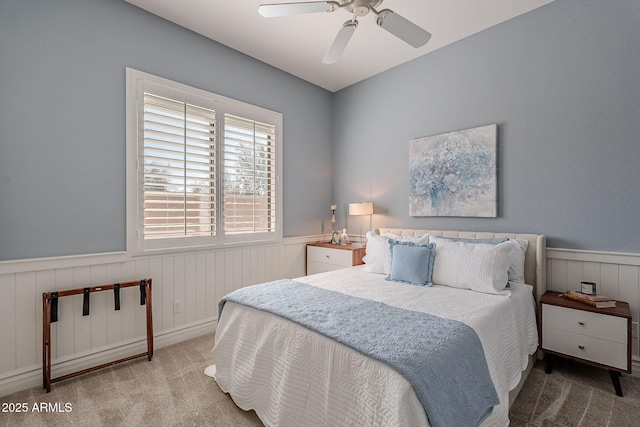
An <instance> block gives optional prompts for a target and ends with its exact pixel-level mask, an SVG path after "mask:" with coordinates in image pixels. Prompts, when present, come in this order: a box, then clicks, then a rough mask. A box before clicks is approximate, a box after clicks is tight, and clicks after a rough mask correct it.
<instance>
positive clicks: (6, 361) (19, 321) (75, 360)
mask: <svg viewBox="0 0 640 427" xmlns="http://www.w3.org/2000/svg"><path fill="white" fill-rule="evenodd" d="M320 238H321V236H305V237H299V238H287V239H284V241H283V242H282V243H277V244H267V245H258V246H255V247H242V248H239V247H238V248H225V249H216V250H211V251H197V252H188V253H179V254H171V255H158V256H149V257H136V258H133V259H132V258H128V257H127V256H126V254H124V253H111V254H96V255H82V256H69V257H60V258H48V259H37V260H20V261H6V262H0V325H2V328H0V343H1V345H0V396H4V395H7V394H10V393H13V392H15V391H19V390H23V389H25V388H29V387H34V386H38V385H41V384H42V356H41V355H42V313H41V311H42V310H41V307H42V293H43V292H49V291H55V290H63V289H72V288H78V287H85V286H96V285H100V284H106V283H114V282H124V281H128V280H137V279H142V278H145V277H151V278H152V279H153V327H154V336H155V340H154V342H155V348H156V349H157V348H160V347H163V346H165V345H170V344H174V343H177V342H180V341H182V340H185V339H189V338H191V337H195V336H198V335H202V334H204V333H207V332H210V331H213V330H214V329H215V325H216V319H217V303H218V301H219V299H220V298H221V297H222V296H223V295H225V294H226V293H228V292H230V291H232V290H234V289H238V288H240V287H243V286H247V285H250V284H254V283H260V282H264V281H269V280H275V279H280V278H293V277H299V276H303V275H304V274H305V257H306V251H305V245H306V243H307V242H314V241H318V240H319V239H320ZM582 280H589V281H593V282H596V283H597V284H598V286H599V291H600V292H601V293H605V294H608V295H611V296H612V297H614V298H617V299H621V300H625V301H628V302H629V304H630V305H631V310H632V313H633V320H634V322H638V321H639V320H640V255H635V254H616V253H608V252H589V251H575V250H566V249H552V248H548V249H547V286H548V288H549V289H552V290H556V291H565V290H568V289H573V288H575V287H576V286H577V284H579V283H580V281H582ZM177 300H179V301H181V302H182V304H181V306H182V310H181V312H180V313H175V314H174V312H173V311H174V310H173V309H174V301H177ZM59 304H60V306H59V321H58V322H56V323H54V324H52V359H53V377H58V376H60V375H64V374H67V373H69V372H74V371H77V370H80V369H84V368H87V367H90V366H94V365H97V364H101V363H107V362H109V361H111V360H115V359H118V358H121V357H124V356H127V355H131V354H136V353H140V352H143V351H145V309H144V307H143V306H140V305H139V295H138V290H137V289H135V288H127V289H123V290H121V310H120V311H115V310H113V304H114V303H113V296H112V294H111V293H110V292H103V293H96V294H92V296H91V313H90V316H88V317H83V316H82V296H77V297H66V298H62V299H61V300H60V302H59ZM633 354H634V366H633V369H634V374H635V375H637V374H638V373H640V357H638V356H639V354H640V348H639V344H638V340H637V339H634V342H633Z"/></svg>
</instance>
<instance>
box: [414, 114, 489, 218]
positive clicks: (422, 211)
mask: <svg viewBox="0 0 640 427" xmlns="http://www.w3.org/2000/svg"><path fill="white" fill-rule="evenodd" d="M497 130H498V126H497V124H491V125H486V126H480V127H476V128H472V129H465V130H459V131H455V132H448V133H443V134H440V135H435V136H427V137H423V138H418V139H414V140H411V141H409V215H411V216H421V217H422V216H450V217H489V218H491V217H493V218H495V217H497V213H498V200H497V153H496V150H497Z"/></svg>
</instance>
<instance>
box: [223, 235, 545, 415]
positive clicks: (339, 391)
mask: <svg viewBox="0 0 640 427" xmlns="http://www.w3.org/2000/svg"><path fill="white" fill-rule="evenodd" d="M368 239H369V241H368V247H367V257H368V260H367V259H366V260H367V263H366V264H365V265H361V266H357V267H352V268H347V269H343V270H337V271H332V272H327V273H320V274H316V275H312V276H306V277H300V278H297V279H295V281H294V283H289V282H287V283H279V285H281V286H284V287H283V289H282V292H284V293H283V295H289V289H290V288H289V287H290V286H294V285H295V286H298V287H304V289H305V290H309V291H311V292H314V293H312V294H308V295H307V296H302V297H301V298H302V299H301V300H300V301H301V302H305V301H306V303H307V304H311V305H310V306H309V307H311V309H308V308H305V309H301V310H298V311H301V312H302V316H303V317H306V315H307V313H310V312H315V311H316V310H315V307H316V306H319V305H320V304H319V303H318V304H316V301H319V300H320V299H322V300H324V297H322V298H320V297H315V296H314V295H316V294H315V292H319V294H318V295H325V294H323V293H322V292H325V293H326V294H327V295H330V296H331V297H332V298H333V297H334V296H335V297H336V298H338V300H339V301H342V299H345V300H348V301H351V300H352V299H356V300H358V302H360V301H362V303H363V304H382V305H365V306H363V307H364V310H366V311H363V313H370V314H367V315H363V316H360V317H366V318H367V319H366V322H369V323H366V324H367V325H368V326H367V327H366V329H369V328H370V329H371V334H373V335H375V336H378V337H382V336H384V335H385V334H384V333H381V332H380V331H381V330H384V329H386V328H387V327H391V326H390V325H392V324H394V325H395V323H398V322H393V321H388V320H380V319H378V318H377V316H378V314H379V313H382V312H384V311H385V310H386V309H389V310H398V311H394V312H392V313H397V312H401V313H403V314H404V313H408V314H409V315H411V316H413V315H415V316H433V317H435V318H437V319H444V321H445V322H451V324H454V325H458V324H460V325H462V327H463V328H467V329H470V330H473V332H472V334H473V333H475V334H474V335H477V338H478V340H479V343H480V353H482V354H481V356H480V357H481V358H483V360H484V361H485V362H478V364H477V366H475V365H474V363H476V362H473V363H471V362H469V363H466V362H465V363H460V360H462V359H466V358H470V357H471V356H469V355H471V354H472V353H473V351H472V349H471V344H469V348H468V349H463V350H462V351H458V353H460V355H459V356H456V357H457V358H458V359H456V357H451V356H448V358H450V359H451V360H452V361H453V360H456V361H455V362H454V366H449V367H447V368H446V369H438V372H440V373H444V375H443V376H442V378H438V379H437V381H443V380H444V381H449V378H451V387H449V386H448V384H449V383H446V384H447V386H444V387H443V386H441V385H440V386H439V388H438V389H437V390H442V393H440V392H437V393H436V392H434V389H433V388H432V389H427V391H426V392H425V390H422V389H421V388H420V387H421V386H418V385H416V382H415V381H416V380H415V378H411V376H405V375H402V374H400V372H404V371H403V370H402V369H401V368H398V367H397V366H396V365H393V364H390V362H385V361H382V360H381V359H380V358H379V357H378V356H377V353H372V354H368V353H367V352H366V351H364V350H361V349H359V350H355V349H354V346H353V345H351V344H350V343H345V341H342V336H341V337H340V338H330V335H325V334H324V333H323V332H322V331H320V332H316V331H315V330H313V325H314V324H311V326H309V325H304V323H302V324H299V323H298V322H297V321H293V320H291V319H290V318H286V317H288V316H287V313H283V314H274V313H277V311H270V309H269V308H264V307H262V306H260V305H259V304H258V305H256V306H254V307H252V306H250V305H248V303H245V302H244V301H243V300H234V299H233V298H230V299H229V300H226V298H225V300H224V301H222V302H221V306H220V311H221V313H220V317H219V322H218V326H217V329H216V335H215V345H214V348H213V350H212V353H213V359H214V362H215V368H214V377H215V379H216V382H217V383H218V385H219V387H220V388H221V389H222V390H223V391H224V392H225V393H229V394H230V395H231V397H232V398H233V400H234V402H235V403H236V405H237V406H238V407H240V408H242V409H244V410H250V409H253V410H255V411H256V414H257V415H258V417H259V418H260V419H261V420H262V422H263V423H264V424H265V425H269V426H271V425H273V426H276V425H277V426H289V425H291V426H299V425H398V426H400V425H402V426H405V425H411V426H429V425H434V426H436V425H448V424H449V425H450V424H451V423H450V422H447V420H448V419H449V420H451V419H453V418H447V417H449V416H453V415H447V414H452V413H453V412H455V413H457V412H460V410H459V409H460V408H458V409H456V408H455V405H453V406H454V407H453V408H452V409H453V412H449V413H447V412H443V413H441V414H435V412H429V414H430V415H427V412H428V411H429V410H431V409H429V410H427V408H428V407H429V406H428V403H429V401H430V400H432V399H440V400H439V401H437V402H436V403H433V404H432V405H431V408H439V407H440V406H441V405H442V402H443V401H444V402H446V401H447V400H451V401H455V399H456V398H457V397H456V396H457V395H458V394H462V393H460V392H459V391H456V392H455V394H456V396H448V395H447V394H446V392H447V391H448V389H449V388H451V389H452V390H455V387H456V384H457V387H461V388H462V389H464V388H467V385H465V384H459V383H460V381H461V380H460V378H458V377H456V372H458V371H460V372H463V371H462V369H463V368H462V365H464V364H468V365H470V367H467V368H465V369H473V372H472V373H473V375H475V371H476V370H477V371H478V372H482V371H484V370H486V371H487V372H488V375H489V376H490V381H491V382H492V383H493V386H494V389H495V395H496V396H497V399H498V400H496V402H495V403H496V404H495V405H494V406H491V407H490V408H489V411H488V412H487V413H485V414H484V415H483V416H482V417H481V418H473V417H472V418H470V420H471V421H469V419H465V421H464V423H465V424H468V425H476V422H479V423H481V424H482V425H483V426H503V425H507V424H508V411H509V405H510V403H511V402H512V401H513V399H514V398H515V396H516V395H517V393H518V391H519V389H520V387H521V386H522V383H523V382H524V380H525V379H526V376H527V375H528V373H529V372H530V369H531V367H532V366H533V362H534V360H535V353H536V350H537V346H538V335H537V327H536V314H535V301H534V299H538V298H539V297H540V296H541V295H542V294H544V291H545V258H546V256H545V236H543V235H536V234H517V233H484V232H483V233H476V232H457V231H441V230H406V229H391V228H389V229H380V230H377V232H376V233H375V234H373V233H371V232H370V233H368ZM385 239H386V240H385ZM467 239H473V240H467ZM477 239H482V240H477ZM390 240H392V241H393V242H395V245H396V246H393V244H392V245H391V247H390V256H391V260H387V259H382V260H381V259H380V258H379V256H378V255H379V254H380V253H384V254H385V256H386V252H380V251H381V250H382V249H381V248H384V245H389V241H390ZM504 240H507V243H505V242H504ZM516 242H518V244H519V245H520V246H519V247H520V248H521V250H522V254H521V258H522V259H521V260H518V259H516V264H517V263H518V262H521V263H522V265H521V267H520V268H521V271H519V272H518V274H519V275H520V276H521V277H520V280H511V279H512V276H511V269H510V268H509V272H508V273H509V277H508V278H509V282H508V285H507V283H506V280H505V282H503V283H505V285H506V286H501V287H499V288H496V291H495V292H494V291H492V290H489V291H486V292H485V291H484V290H482V289H480V291H479V290H478V289H479V288H478V289H475V290H470V289H465V288H464V286H460V287H458V282H455V283H453V284H447V286H443V285H440V284H439V283H438V282H443V283H444V282H446V281H447V280H449V279H448V277H450V276H451V275H452V273H451V269H452V268H458V269H459V271H461V272H462V273H460V276H464V274H465V273H464V272H466V271H467V270H471V271H474V268H476V267H477V266H476V267H474V264H473V262H474V261H473V259H474V258H473V257H477V256H479V255H477V253H481V254H485V255H483V256H485V258H486V256H488V255H486V254H498V255H495V256H494V255H491V256H490V260H491V262H492V263H493V264H491V265H492V267H491V269H492V271H490V272H489V273H487V274H489V275H491V274H494V272H493V270H500V273H499V274H498V273H495V274H494V276H495V277H493V281H494V282H495V283H497V281H499V280H502V279H501V277H502V276H501V275H500V274H502V272H501V271H502V268H503V267H504V265H505V264H504V260H503V258H504V254H505V253H507V254H511V255H509V257H510V259H509V260H508V261H506V262H507V264H506V265H507V266H508V267H511V266H512V265H513V262H514V259H513V254H514V253H515V252H517V251H514V250H513V248H512V247H511V246H513V247H515V246H516ZM376 245H378V246H376ZM509 245H511V246H510V248H511V249H509V250H507V249H505V247H506V246H509ZM394 248H395V249H394ZM417 248H420V249H417ZM425 248H431V252H432V255H433V256H434V258H433V259H432V264H431V271H430V272H429V274H430V275H429V279H430V280H431V279H433V280H432V281H430V282H429V284H430V285H429V286H419V285H416V284H415V283H407V281H406V280H404V281H398V280H389V277H390V276H392V275H393V274H394V273H393V271H395V272H396V273H395V274H396V277H393V278H394V279H398V278H400V279H406V277H399V276H397V274H400V275H401V276H402V275H403V274H405V273H406V271H408V270H411V268H407V267H406V265H405V264H399V263H400V261H399V260H400V259H401V258H400V256H401V254H405V252H403V251H405V250H406V251H408V252H406V253H407V254H413V253H418V252H417V251H418V250H419V251H422V252H420V254H421V256H423V255H424V253H425V252H424V251H427V253H428V249H425ZM494 248H495V249H494ZM447 250H449V251H450V252H446V251H447ZM456 251H458V252H456ZM459 251H463V252H464V251H467V252H464V253H466V255H465V257H466V258H464V257H463V258H464V262H463V263H462V264H464V265H462V266H461V265H458V266H457V267H456V265H455V264H452V262H451V260H452V259H454V258H455V257H459V256H460V254H461V253H463V252H459ZM469 251H470V252H469ZM478 251H480V252H478ZM470 253H471V254H472V255H469V254H470ZM500 254H502V255H500ZM439 255H440V257H439ZM394 256H395V258H394ZM402 256H404V255H402ZM407 256H410V255H407ZM452 256H454V258H452ZM491 257H493V258H491ZM403 259H404V258H403ZM421 259H424V258H421ZM455 259H457V258H455ZM487 259H489V258H487ZM385 262H386V263H387V264H386V265H383V264H384V263H385ZM381 265H382V267H381ZM398 266H399V267H398ZM496 266H497V267H496ZM485 267H486V266H485ZM380 268H382V269H383V270H384V269H385V268H386V269H387V270H389V269H391V270H392V271H391V272H383V271H376V269H380ZM485 270H486V268H485ZM398 271H399V273H398ZM485 273H486V271H485V272H484V273H482V274H485ZM445 274H448V275H449V276H446V275H445ZM482 274H481V275H482ZM453 275H456V274H455V273H453ZM504 277H505V278H506V277H507V272H505V273H504ZM514 277H515V276H514ZM411 280H414V279H411V278H410V280H409V281H411ZM455 280H458V281H461V280H462V281H463V279H460V278H459V277H456V278H455ZM472 280H473V279H472ZM483 283H485V282H483ZM265 286H271V288H269V289H270V290H271V289H274V288H273V286H274V285H273V284H265V285H259V286H258V287H262V288H261V289H263V290H265V289H267V288H266V287H265ZM472 286H475V285H472ZM481 286H484V284H482V285H481ZM264 295H266V294H263V296H260V297H256V299H257V300H262V299H263V298H264ZM278 298H280V297H278ZM364 300H366V301H364ZM309 301H310V302H309ZM245 304H247V305H245ZM340 304H341V303H336V305H340ZM223 307H224V308H223ZM371 307H373V309H372V308H371ZM389 307H391V308H389ZM294 311H295V310H294ZM318 311H319V312H320V314H319V315H320V316H321V315H322V312H321V310H318ZM389 316H394V314H390V315H389ZM389 318H390V317H386V318H384V319H389ZM419 319H423V318H422V317H419ZM425 319H427V320H430V319H431V317H426V318H425ZM310 321H311V322H313V320H310ZM363 321H365V320H363ZM420 321H422V320H420ZM341 322H342V324H347V323H351V322H350V321H346V322H345V321H344V320H342V321H341ZM371 322H373V323H371ZM320 323H322V322H320ZM353 323H354V324H356V323H357V322H356V321H354V322H353ZM421 324H422V323H421ZM303 325H304V326H303ZM396 326H397V325H395V326H393V327H396ZM400 327H406V325H400ZM338 329H344V330H343V331H340V333H341V334H344V335H347V336H352V335H354V334H353V333H350V332H346V331H347V329H346V325H345V327H344V328H338ZM410 329H412V330H421V329H430V328H414V327H411V328H410ZM394 331H395V330H394ZM360 334H361V332H358V334H355V335H360ZM389 334H390V335H394V337H395V336H397V335H403V334H404V333H401V332H389ZM386 339H388V337H385V338H383V339H381V340H380V341H381V342H383V341H384V340H386ZM393 339H396V338H393ZM409 341H415V340H414V339H413V338H411V339H410V340H409ZM465 342H470V341H469V340H468V339H467V338H465ZM394 345H395V341H394ZM380 346H382V347H384V346H385V345H382V344H381V345H380ZM387 347H388V346H387ZM355 348H359V347H357V346H356V347H355ZM467 353H468V354H467ZM460 358H462V359H460ZM430 363H432V362H430ZM433 363H434V364H433V366H436V363H441V362H433ZM452 363H453V362H452ZM481 365H482V366H481ZM485 365H486V366H485ZM392 366H393V367H392ZM437 366H441V365H439V364H438V365H437ZM432 370H435V369H432ZM410 372H413V371H410ZM464 372H465V373H464V374H463V376H464V377H466V376H469V372H466V371H464ZM407 378H409V380H408V379H407ZM434 381H436V380H434ZM427 382H428V381H427ZM474 382H478V381H475V380H474ZM434 384H440V383H437V382H434ZM468 388H469V390H472V389H471V386H468ZM472 394H473V395H475V394H474V393H472ZM425 396H426V397H425ZM425 400H426V402H427V404H425ZM465 402H466V401H465ZM480 405H481V403H480ZM470 406H471V405H470ZM449 410H450V411H451V409H449ZM443 420H444V421H443ZM474 420H476V421H474ZM457 423H458V421H456V424H457Z"/></svg>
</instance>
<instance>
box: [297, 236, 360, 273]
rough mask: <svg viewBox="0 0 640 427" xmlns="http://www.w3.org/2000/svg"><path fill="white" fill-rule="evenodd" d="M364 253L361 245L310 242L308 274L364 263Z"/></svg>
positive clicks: (308, 245)
mask: <svg viewBox="0 0 640 427" xmlns="http://www.w3.org/2000/svg"><path fill="white" fill-rule="evenodd" d="M364 254H365V248H364V247H361V246H353V245H332V244H331V243H324V242H323V243H308V244H307V275H310V274H315V273H323V272H325V271H332V270H337V269H339V268H346V267H352V266H354V265H360V264H363V263H364V262H363V261H362V257H363V256H364Z"/></svg>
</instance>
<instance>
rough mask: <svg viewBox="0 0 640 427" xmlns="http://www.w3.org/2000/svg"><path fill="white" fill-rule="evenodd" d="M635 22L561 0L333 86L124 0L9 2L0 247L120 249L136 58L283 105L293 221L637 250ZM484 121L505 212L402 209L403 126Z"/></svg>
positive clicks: (1, 58)
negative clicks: (129, 70) (494, 150)
mask: <svg viewBox="0 0 640 427" xmlns="http://www.w3.org/2000/svg"><path fill="white" fill-rule="evenodd" d="M639 27H640V2H638V1H637V0H617V1H615V2H602V1H598V0H556V1H555V2H553V3H551V4H549V5H546V6H543V7H541V8H539V9H536V10H534V11H532V12H530V13H527V14H525V15H523V16H520V17H517V18H515V19H512V20H510V21H508V22H506V23H503V24H501V25H498V26H496V27H494V28H490V29H488V30H485V31H483V32H481V33H479V34H477V35H474V36H472V37H469V38H467V39H464V40H461V41H460V42H457V43H455V44H453V45H450V46H447V47H445V48H442V49H440V50H438V51H436V52H433V53H432V54H429V55H426V56H424V57H422V58H418V59H416V60H414V61H411V62H409V63H406V64H403V65H401V66H398V67H396V68H394V69H392V70H389V71H387V72H385V73H382V74H380V75H377V76H374V77H372V78H370V79H367V80H365V81H363V82H361V83H359V84H356V85H353V86H351V87H348V88H346V89H343V90H342V91H340V92H338V93H336V94H331V93H329V92H327V91H325V90H323V89H320V88H318V87H316V86H314V85H311V84H309V83H306V82H304V81H302V80H300V79H297V78H295V77H293V76H291V75H289V74H287V73H284V72H282V71H280V70H277V69H275V68H273V67H270V66H268V65H266V64H264V63H261V62H259V61H256V60H254V59H252V58H250V57H247V56H245V55H242V54H240V53H238V52H236V51H233V50H232V49H229V48H227V47H225V46H222V45H219V44H217V43H215V42H212V41H211V40H208V39H206V38H204V37H201V36H198V35H196V34H194V33H192V32H190V31H188V30H186V29H183V28H181V27H179V26H177V25H174V24H172V23H169V22H167V21H165V20H163V19H161V18H158V17H156V16H154V15H151V14H149V13H147V12H145V11H143V10H141V9H138V8H136V7H134V6H132V5H129V4H128V3H125V2H123V1H120V0H64V1H63V0H59V1H56V2H43V1H31V0H2V1H1V2H0V260H9V259H24V258H35V257H45V256H57V255H72V254H85V253H99V252H109V251H121V250H124V249H125V232H126V230H125V113H124V106H125V71H124V70H125V67H127V66H129V67H133V68H136V69H139V70H141V71H146V72H149V73H152V74H156V75H159V76H162V77H166V78H170V79H173V80H176V81H179V82H181V83H185V84H189V85H192V86H196V87H200V88H203V89H207V90H210V91H212V92H215V93H218V94H221V95H224V96H228V97H232V98H235V99H239V100H242V101H246V102H249V103H252V104H255V105H259V106H261V107H265V108H269V109H272V110H275V111H279V112H281V113H283V115H284V150H285V153H284V235H285V236H301V235H313V234H320V233H322V232H323V231H326V229H327V227H328V226H329V224H328V222H327V221H328V220H329V215H330V212H329V211H328V206H329V204H330V203H331V202H334V201H335V202H337V203H338V204H339V206H340V207H339V211H338V212H337V214H338V215H337V217H338V226H340V227H342V226H343V225H344V224H345V223H346V224H347V226H348V227H349V229H350V230H351V231H352V232H356V233H357V232H359V227H360V222H359V220H356V221H354V220H353V219H349V218H347V217H346V215H345V212H346V205H347V203H349V202H354V201H361V200H372V201H374V202H375V215H374V218H373V225H374V226H387V225H400V226H404V227H413V228H441V229H451V228H453V229H468V230H491V231H528V232H535V233H544V234H546V235H547V236H548V240H549V245H550V246H553V247H565V248H579V249H592V250H610V251H622V252H640V243H638V242H639V241H640V224H639V218H640V195H639V191H638V189H639V188H640V173H639V172H638V167H639V165H640V77H638V76H639V75H640V74H639V73H638V70H640V32H639V31H638V28H639ZM490 123H497V124H498V133H499V134H498V159H499V167H498V174H499V176H498V182H499V188H498V197H499V217H498V218H495V219H486V218H483V219H475V218H412V217H409V214H408V141H409V140H410V139H413V138H418V137H422V136H428V135H434V134H438V133H442V132H448V131H453V130H458V129H465V128H470V127H475V126H481V125H485V124H490ZM332 141H333V144H332ZM365 222H366V221H365ZM365 225H367V224H365Z"/></svg>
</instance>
